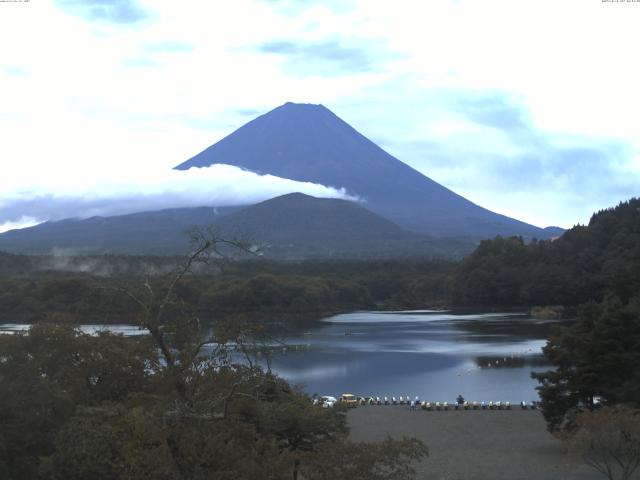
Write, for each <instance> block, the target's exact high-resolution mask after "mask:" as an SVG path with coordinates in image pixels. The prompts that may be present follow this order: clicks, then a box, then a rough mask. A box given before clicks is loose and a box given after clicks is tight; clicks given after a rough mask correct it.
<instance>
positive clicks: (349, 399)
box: [340, 393, 358, 407]
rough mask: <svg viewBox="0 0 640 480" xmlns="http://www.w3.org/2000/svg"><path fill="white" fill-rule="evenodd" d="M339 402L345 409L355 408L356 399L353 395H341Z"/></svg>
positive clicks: (356, 404)
mask: <svg viewBox="0 0 640 480" xmlns="http://www.w3.org/2000/svg"><path fill="white" fill-rule="evenodd" d="M340 401H341V402H342V403H344V404H345V405H346V406H347V407H357V406H358V399H357V398H356V396H355V395H354V394H353V393H343V394H342V395H340Z"/></svg>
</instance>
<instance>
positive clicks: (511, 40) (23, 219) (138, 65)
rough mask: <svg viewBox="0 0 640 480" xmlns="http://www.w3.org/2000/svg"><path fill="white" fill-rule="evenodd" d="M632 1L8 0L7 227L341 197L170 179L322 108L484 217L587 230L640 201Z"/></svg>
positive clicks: (261, 180)
mask: <svg viewBox="0 0 640 480" xmlns="http://www.w3.org/2000/svg"><path fill="white" fill-rule="evenodd" d="M639 24H640V2H630V1H629V2H608V1H603V0H562V1H557V0H555V1H548V0H536V1H532V0H504V1H503V0H483V1H477V0H431V1H406V0H396V1H394V2H388V1H378V0H344V1H336V0H328V1H322V2H320V1H312V0H234V1H232V2H231V1H229V2H223V1H210V0H180V1H177V0H172V1H169V0H148V1H147V0H86V1H81V0H30V1H27V0H22V1H6V2H0V42H1V45H2V48H1V49H0V161H1V165H2V174H1V175H0V231H3V230H7V229H9V228H16V227H21V226H26V225H30V224H34V223H37V222H39V221H44V220H48V219H59V218H64V217H68V216H81V217H82V216H90V215H96V214H102V215H109V214H117V213H127V212H129V211H139V210H140V209H150V208H166V207H170V206H193V205H197V204H203V203H204V204H218V205H228V204H234V203H236V204H237V203H238V201H239V200H240V199H241V200H244V201H246V202H247V203H250V202H254V201H260V200H264V199H267V198H270V197H273V196H275V195H279V194H283V193H288V192H290V191H303V192H305V193H309V194H313V195H318V196H330V197H337V198H349V192H344V191H341V190H339V189H334V188H327V187H324V186H320V185H313V184H302V183H300V182H293V181H291V180H283V179H278V178H277V177H270V176H259V175H256V174H252V173H251V172H242V171H239V170H238V169H235V168H234V167H230V166H222V167H220V166H218V167H212V168H209V169H201V170H200V171H191V172H187V173H185V172H176V171H173V170H172V168H173V167H174V166H176V165H178V164H179V163H182V162H183V161H185V160H187V159H188V158H190V157H191V156H193V155H195V154H197V153H198V152H200V151H202V150H203V149H205V148H206V147H208V146H209V145H211V144H213V143H215V142H216V141H218V140H220V139H221V138H223V137H224V136H226V135H228V134H229V133H231V132H232V131H233V130H235V129H236V128H238V127H240V126H241V125H243V124H244V123H246V122H248V121H249V120H251V119H252V118H254V117H255V116H257V115H260V114H262V113H266V112H267V111H269V110H271V109H273V108H275V107H277V106H279V105H281V104H283V103H285V102H287V101H293V102H302V103H321V104H323V105H325V106H326V107H328V108H329V109H331V110H332V111H333V112H334V113H336V114H337V115H338V116H340V117H341V118H342V119H343V120H345V121H346V122H348V123H350V124H351V125H352V126H353V127H354V128H356V129H357V130H358V131H360V132H361V133H362V134H364V135H365V136H367V137H369V138H370V139H371V140H373V141H374V142H376V143H377V144H378V145H380V146H381V147H382V148H384V149H385V150H387V151H388V152H389V153H391V154H392V155H394V156H395V157H397V158H399V159H400V160H402V161H403V162H405V163H407V164H409V165H410V166H412V167H413V168H415V169H416V170H418V171H420V172H421V173H423V174H425V175H427V176H428V177H430V178H432V179H433V180H435V181H437V182H439V183H441V184H442V185H444V186H446V187H448V188H450V189H451V190H453V191H455V192H456V193H459V194H461V195H463V196H465V197H466V198H468V199H469V200H471V201H473V202H475V203H477V204H479V205H482V206H484V207H486V208H489V209H491V210H493V211H496V212H499V213H502V214H506V215H508V216H511V217H514V218H517V219H519V220H523V221H526V222H529V223H532V224H534V225H538V226H547V225H558V226H562V227H571V226H572V225H575V224H578V223H581V224H584V223H587V222H588V220H589V218H590V216H591V214H592V213H593V212H594V211H597V210H599V209H602V208H607V207H611V206H615V205H616V204H617V203H618V202H620V201H623V200H627V199H629V198H631V197H634V196H639V195H640V118H639V117H640V62H638V61H637V57H638V54H637V52H638V45H640V29H639V28H638V25H639Z"/></svg>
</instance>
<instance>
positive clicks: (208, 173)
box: [0, 165, 357, 231]
mask: <svg viewBox="0 0 640 480" xmlns="http://www.w3.org/2000/svg"><path fill="white" fill-rule="evenodd" d="M0 186H1V187H2V191H3V195H2V198H0V231H6V230H9V229H11V228H22V227H24V226H29V225H33V224H35V223H38V222H41V221H44V220H59V219H62V218H70V217H78V218H87V217H91V216H96V215H99V216H109V215H121V214H126V213H133V212H142V211H149V210H159V209H164V208H179V207H198V206H218V207H220V206H230V205H249V204H253V203H257V202H261V201H263V200H267V199H269V198H273V197H277V196H279V195H284V194H287V193H292V192H302V193H306V194H308V195H312V196H315V197H327V198H342V199H347V200H357V197H354V196H350V195H348V194H347V193H346V192H345V191H344V190H339V189H335V188H330V187H325V186H323V185H318V184H315V183H309V182H297V181H294V180H288V179H284V178H279V177H275V176H273V175H258V174H256V173H253V172H250V171H247V170H242V169H240V168H238V167H234V166H231V165H213V166H211V167H207V168H191V169H189V170H161V171H156V172H144V173H141V174H140V175H135V176H132V177H130V178H128V179H126V180H122V179H118V178H111V179H106V178H103V179H101V180H94V181H92V182H86V181H81V182H77V181H76V179H74V178H73V177H70V178H67V179H66V180H65V181H61V182H56V183H55V184H51V183H48V182H46V180H45V179H42V178H41V179H40V181H39V182H36V183H31V184H30V185H22V186H21V187H20V188H17V189H13V190H12V189H11V186H10V185H8V184H6V183H0Z"/></svg>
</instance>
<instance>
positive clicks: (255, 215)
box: [0, 193, 475, 259]
mask: <svg viewBox="0 0 640 480" xmlns="http://www.w3.org/2000/svg"><path fill="white" fill-rule="evenodd" d="M225 213H226V214H225V215H222V214H216V211H215V210H214V209H212V208H208V207H200V208H183V209H173V210H161V211H157V212H143V213H135V214H130V215H119V216H114V217H92V218H88V219H85V220H78V219H69V220H61V221H59V222H46V223H43V224H41V225H37V226H35V227H30V228H25V229H22V230H12V231H9V232H6V233H3V234H0V250H7V251H11V252H18V253H32V254H33V253H48V252H51V251H52V250H54V249H56V248H59V249H71V250H74V251H78V252H82V253H107V252H113V253H116V252H117V253H133V254H161V255H162V254H178V253H184V252H185V251H186V250H187V249H188V246H189V238H188V235H187V232H188V230H189V229H191V228H193V227H194V226H213V227H214V228H215V229H216V230H217V232H219V234H220V235H222V236H224V237H227V238H231V237H234V238H239V239H242V240H248V241H250V242H252V243H255V244H258V245H260V247H261V251H262V253H263V254H264V255H265V256H267V257H271V258H288V259H304V258H330V257H339V258H345V257H349V258H392V257H407V256H419V257H456V258H457V257H461V256H463V255H464V254H466V253H469V252H471V251H472V250H473V248H474V247H475V245H474V243H473V242H470V241H464V240H451V239H448V240H443V239H436V238H431V237H426V236H423V235H419V234H416V233H412V232H408V231H406V230H404V229H402V228H400V227H399V226H397V225H395V224H394V223H392V222H390V221H389V220H387V219H385V218H383V217H381V216H380V215H378V214H375V213H373V212H370V211H369V210H367V209H365V208H363V207H362V206H360V205H358V204H356V203H353V202H348V201H345V200H337V199H325V198H315V197H310V196H308V195H303V194H301V193H294V194H288V195H283V196H281V197H276V198H273V199H270V200H267V201H265V202H261V203H258V204H256V205H251V206H248V207H245V208H242V209H235V210H233V211H229V209H227V211H226V212H225Z"/></svg>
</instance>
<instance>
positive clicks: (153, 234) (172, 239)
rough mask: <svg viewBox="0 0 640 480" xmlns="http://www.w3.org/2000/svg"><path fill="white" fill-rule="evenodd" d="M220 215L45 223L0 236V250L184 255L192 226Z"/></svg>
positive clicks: (170, 213) (176, 212)
mask: <svg viewBox="0 0 640 480" xmlns="http://www.w3.org/2000/svg"><path fill="white" fill-rule="evenodd" d="M221 215H222V213H220V212H219V211H218V210H216V209H213V208H209V207H199V208H177V209H168V210H159V211H155V212H141V213H132V214H129V215H117V216H113V217H91V218H87V219H76V218H72V219H66V220H60V221H57V222H45V223H41V224H40V225H36V226H34V227H29V228H23V229H20V230H10V231H8V232H5V233H3V234H0V250H7V251H11V252H18V253H30V254H33V253H48V252H51V251H52V250H53V249H55V248H60V249H71V250H79V251H81V252H99V253H101V252H122V253H144V254H161V255H162V254H167V253H177V252H184V251H185V250H186V249H187V248H188V246H189V239H188V236H187V235H186V233H185V232H186V231H187V230H189V229H190V228H192V227H193V226H195V225H208V224H211V223H214V222H215V220H216V219H217V218H219V217H220V216H221Z"/></svg>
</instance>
